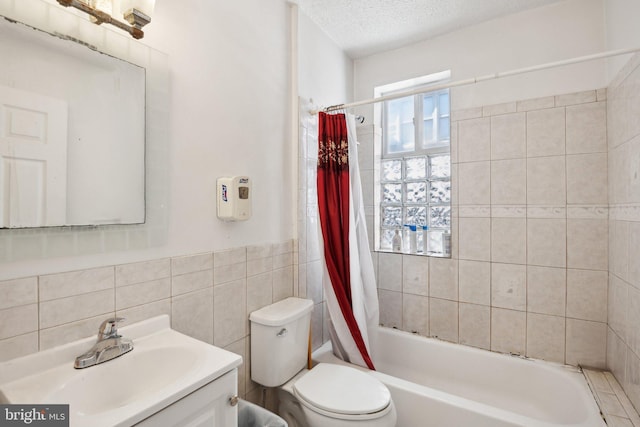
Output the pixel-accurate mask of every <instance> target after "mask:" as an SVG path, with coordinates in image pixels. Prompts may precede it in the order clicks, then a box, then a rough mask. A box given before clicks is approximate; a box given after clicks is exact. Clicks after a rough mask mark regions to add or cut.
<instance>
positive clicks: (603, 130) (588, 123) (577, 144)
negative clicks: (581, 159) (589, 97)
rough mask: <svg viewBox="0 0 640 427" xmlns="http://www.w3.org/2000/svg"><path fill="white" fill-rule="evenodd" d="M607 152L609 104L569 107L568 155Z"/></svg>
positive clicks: (596, 103) (597, 103)
mask: <svg viewBox="0 0 640 427" xmlns="http://www.w3.org/2000/svg"><path fill="white" fill-rule="evenodd" d="M606 151H607V103H606V102H594V103H589V104H582V105H575V106H571V107H567V154H577V153H602V152H605V153H606Z"/></svg>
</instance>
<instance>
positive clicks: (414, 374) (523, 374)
mask: <svg viewBox="0 0 640 427" xmlns="http://www.w3.org/2000/svg"><path fill="white" fill-rule="evenodd" d="M373 356H374V364H375V365H376V369H377V371H369V372H370V373H371V375H373V376H375V377H376V378H378V379H380V380H381V381H382V382H383V383H384V384H385V385H386V386H387V388H389V391H390V392H391V396H392V398H393V401H394V403H395V405H396V409H397V413H398V423H397V427H507V426H508V427H513V426H526V427H552V426H553V427H559V426H564V427H606V424H605V423H604V421H603V419H602V417H601V416H600V411H599V409H598V406H597V404H596V402H595V400H594V398H593V395H592V394H591V391H590V389H589V386H588V385H587V382H586V380H585V378H584V376H583V374H582V373H581V372H580V371H579V370H578V369H577V368H574V367H569V366H563V365H556V364H552V363H547V362H544V361H539V360H533V359H524V358H521V357H516V356H509V355H504V354H498V353H493V352H490V351H486V350H480V349H476V348H472V347H468V346H463V345H459V344H452V343H448V342H444V341H440V340H436V339H432V338H425V337H421V336H417V335H413V334H410V333H407V332H402V331H398V330H395V329H389V328H382V327H381V328H380V330H379V334H378V342H377V344H376V349H375V351H374V352H373ZM313 358H314V360H315V361H317V362H330V363H345V362H343V361H341V360H339V359H337V358H336V357H335V356H333V354H332V352H331V343H330V342H328V343H326V344H324V345H323V346H322V347H321V348H319V349H318V350H316V351H315V352H314V353H313Z"/></svg>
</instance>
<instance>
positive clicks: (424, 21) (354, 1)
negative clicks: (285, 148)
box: [295, 0, 562, 58]
mask: <svg viewBox="0 0 640 427" xmlns="http://www.w3.org/2000/svg"><path fill="white" fill-rule="evenodd" d="M558 1H562V0H297V1H295V2H296V3H298V5H299V6H300V9H301V10H302V12H303V13H304V14H305V15H307V16H309V17H310V18H311V19H312V20H313V21H314V22H315V23H316V24H318V26H319V27H320V28H322V29H323V30H324V31H325V32H326V33H327V34H328V35H329V37H331V38H332V39H333V40H334V41H335V42H336V43H337V44H338V45H339V46H340V47H341V48H342V49H343V50H344V51H345V52H346V53H347V54H348V55H349V56H351V57H352V58H359V57H363V56H367V55H371V54H374V53H378V52H382V51H385V50H390V49H395V48H398V47H401V46H405V45H407V44H410V43H414V42H417V41H420V40H425V39H429V38H433V37H436V36H439V35H441V34H445V33H448V32H451V31H454V30H457V29H459V28H463V27H467V26H470V25H474V24H478V23H480V22H483V21H488V20H490V19H494V18H497V17H500V16H504V15H509V14H512V13H516V12H520V11H523V10H527V9H533V8H536V7H540V6H543V5H547V4H550V3H556V2H558Z"/></svg>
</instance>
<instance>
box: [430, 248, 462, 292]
mask: <svg viewBox="0 0 640 427" xmlns="http://www.w3.org/2000/svg"><path fill="white" fill-rule="evenodd" d="M429 296H430V297H435V298H442V299H448V300H452V301H458V260H457V259H449V258H429Z"/></svg>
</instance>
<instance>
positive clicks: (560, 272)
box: [527, 265, 567, 316]
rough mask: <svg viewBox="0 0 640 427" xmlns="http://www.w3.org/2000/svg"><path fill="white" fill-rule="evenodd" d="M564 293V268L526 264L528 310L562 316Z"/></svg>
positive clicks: (565, 283)
mask: <svg viewBox="0 0 640 427" xmlns="http://www.w3.org/2000/svg"><path fill="white" fill-rule="evenodd" d="M566 293H567V270H566V269H564V268H552V267H537V266H533V265H529V266H527V311H528V312H532V313H540V314H551V315H555V316H564V315H565V300H566Z"/></svg>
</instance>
